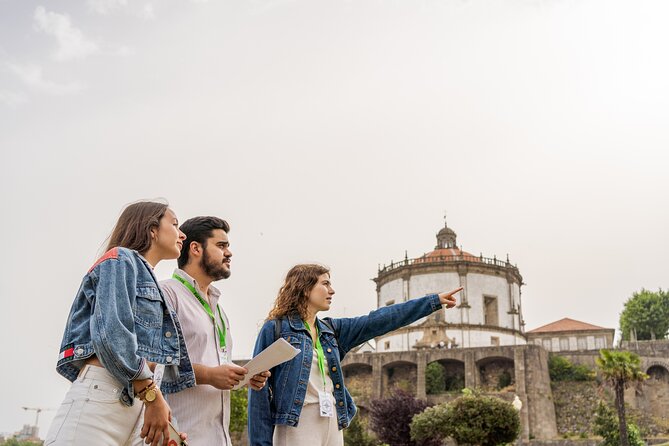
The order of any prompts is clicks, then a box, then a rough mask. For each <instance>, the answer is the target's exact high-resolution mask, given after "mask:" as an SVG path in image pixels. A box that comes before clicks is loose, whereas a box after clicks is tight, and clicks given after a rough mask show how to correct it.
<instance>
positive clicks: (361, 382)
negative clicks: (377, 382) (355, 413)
mask: <svg viewBox="0 0 669 446" xmlns="http://www.w3.org/2000/svg"><path fill="white" fill-rule="evenodd" d="M342 372H343V373H344V380H345V382H346V388H347V389H348V391H349V393H350V394H351V396H352V397H353V398H354V399H356V402H357V400H358V399H362V400H368V399H369V398H371V397H372V366H371V365H368V364H347V365H345V366H343V367H342ZM362 400H361V401H362ZM358 405H359V404H358Z"/></svg>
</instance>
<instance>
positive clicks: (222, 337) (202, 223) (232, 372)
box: [160, 217, 269, 446]
mask: <svg viewBox="0 0 669 446" xmlns="http://www.w3.org/2000/svg"><path fill="white" fill-rule="evenodd" d="M179 229H181V231H182V232H183V233H184V234H186V240H184V242H183V246H182V248H181V255H180V257H179V259H178V261H177V263H178V266H179V268H177V269H176V270H175V271H174V274H173V275H172V278H171V279H169V280H165V281H162V282H161V283H160V285H161V287H162V289H163V292H164V294H165V298H166V300H167V302H168V303H169V304H171V305H172V308H174V310H175V311H176V313H177V315H178V316H179V322H180V323H181V327H182V331H183V335H184V338H185V341H186V348H187V349H188V356H189V357H190V360H191V362H192V363H193V370H194V372H195V380H196V383H197V385H196V386H195V387H192V388H190V389H186V390H183V391H181V392H177V393H173V394H170V395H168V396H167V402H168V403H169V405H170V407H171V408H172V414H173V415H174V416H175V418H176V421H177V423H178V425H179V430H180V431H182V432H186V433H187V434H188V440H189V442H190V443H191V444H194V445H226V446H230V445H231V444H232V443H231V441H230V432H229V426H230V389H232V387H233V386H234V385H235V384H237V383H239V381H241V380H242V379H243V378H244V376H245V375H246V373H247V370H246V369H245V368H243V367H240V366H238V365H235V364H233V363H232V338H231V336H230V324H229V322H228V318H227V316H226V315H225V312H224V311H223V309H222V308H221V306H220V305H219V298H220V296H221V292H220V291H219V290H218V289H217V288H216V287H214V286H213V285H211V283H212V282H215V281H217V280H221V279H227V278H228V277H230V259H231V257H232V252H231V251H230V242H229V241H228V232H230V226H229V225H228V223H227V222H226V221H225V220H222V219H220V218H218V217H195V218H191V219H189V220H187V221H185V222H184V223H183V224H182V225H181V227H180V228H179ZM173 335H174V334H173V333H169V332H166V333H164V336H166V337H170V336H173ZM267 376H269V372H264V373H262V374H259V375H256V376H254V377H253V378H251V380H250V385H251V387H252V388H254V389H256V390H259V389H262V387H263V386H264V385H265V381H266V379H267Z"/></svg>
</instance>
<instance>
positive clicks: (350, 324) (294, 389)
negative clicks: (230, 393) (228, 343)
mask: <svg viewBox="0 0 669 446" xmlns="http://www.w3.org/2000/svg"><path fill="white" fill-rule="evenodd" d="M441 308H442V306H441V303H440V301H439V296H438V295H436V294H430V295H428V296H425V297H422V298H420V299H412V300H410V301H408V302H404V303H401V304H395V305H390V306H387V307H383V308H380V309H378V310H375V311H372V312H371V313H369V314H368V315H366V316H360V317H355V318H335V319H333V318H326V319H325V320H326V321H327V322H328V323H327V324H326V323H323V322H322V321H320V320H318V319H317V324H318V329H319V332H320V338H319V339H320V342H321V345H322V346H323V351H324V353H325V358H326V360H327V365H328V366H327V369H328V373H329V375H330V378H331V379H332V384H333V386H334V398H335V401H336V403H335V405H336V408H337V413H336V416H337V423H338V425H339V429H343V428H345V427H347V426H348V425H349V423H350V422H351V419H352V418H353V416H354V415H355V413H356V410H357V409H356V407H355V403H354V402H353V399H352V398H351V395H350V394H349V392H348V390H347V389H346V386H345V385H344V376H343V374H342V371H341V360H342V359H343V358H344V356H345V355H346V353H347V352H348V351H350V350H351V349H352V348H353V347H356V346H358V345H360V344H362V343H363V342H365V341H368V340H370V339H372V338H374V337H377V336H381V335H383V334H385V333H388V332H390V331H393V330H396V329H398V328H400V327H403V326H405V325H407V324H410V323H412V322H415V321H417V320H418V319H420V318H422V317H425V316H427V315H429V314H431V313H432V312H434V311H436V310H439V309H441ZM276 323H280V324H281V330H280V331H281V337H282V338H284V339H285V340H286V341H288V342H290V343H291V344H292V345H293V347H295V348H298V349H300V353H299V354H298V355H297V356H295V357H294V358H293V359H292V360H290V361H287V362H284V363H282V364H279V365H278V366H276V367H274V368H273V369H271V372H272V375H271V376H270V378H269V379H268V385H267V386H265V387H264V388H263V389H262V390H260V391H255V390H249V398H248V399H249V403H248V431H249V444H250V445H251V446H271V445H272V437H273V434H274V425H276V424H284V425H288V426H297V424H298V422H299V420H300V412H301V410H302V406H303V403H304V396H305V394H306V391H307V383H308V382H309V372H310V369H311V361H312V355H313V342H312V339H311V335H310V333H309V331H308V330H307V329H306V328H305V326H304V322H302V319H301V318H300V316H299V315H297V314H293V315H290V316H288V317H286V318H282V319H280V320H276V321H275V320H268V321H266V322H265V324H264V325H263V326H262V328H261V329H260V333H259V334H258V339H257V340H256V345H255V349H254V351H253V356H255V355H257V354H258V353H260V352H261V351H263V350H264V349H265V348H267V347H268V346H269V345H270V344H272V343H273V342H274V341H275V336H276V330H275V324H276ZM330 327H332V328H333V329H334V332H333V330H332V329H330Z"/></svg>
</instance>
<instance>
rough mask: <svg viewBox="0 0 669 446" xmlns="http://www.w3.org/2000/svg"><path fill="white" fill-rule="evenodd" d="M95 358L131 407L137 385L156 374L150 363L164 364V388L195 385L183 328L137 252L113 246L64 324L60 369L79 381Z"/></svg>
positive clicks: (171, 390) (85, 281)
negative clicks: (117, 382) (134, 382)
mask: <svg viewBox="0 0 669 446" xmlns="http://www.w3.org/2000/svg"><path fill="white" fill-rule="evenodd" d="M93 355H96V356H97V358H98V359H99V360H100V362H101V363H102V365H103V366H104V367H105V369H107V371H108V372H109V373H111V374H112V375H113V376H114V377H115V378H116V379H117V380H118V381H119V382H120V383H122V384H123V386H124V390H123V392H121V395H120V396H119V399H120V400H121V402H122V403H123V404H125V405H126V406H132V404H133V399H134V398H133V397H134V390H133V386H132V381H134V380H137V379H146V378H150V377H151V376H152V375H153V374H152V372H151V370H150V369H149V367H148V364H147V361H151V362H155V363H160V364H165V365H166V367H165V375H164V379H163V383H162V385H161V390H162V391H163V392H165V393H174V392H178V391H180V390H183V389H186V388H188V387H192V386H194V385H195V373H194V372H193V367H192V365H191V363H190V360H189V358H188V352H187V351H186V343H185V342H184V339H183V335H182V332H181V326H180V325H179V321H178V319H177V316H176V314H175V313H174V311H173V310H172V309H171V307H169V306H168V305H167V304H166V302H165V298H164V297H163V294H162V291H161V290H160V287H159V286H158V282H157V280H156V277H155V276H154V274H153V270H152V268H151V265H149V263H148V262H147V261H146V260H145V259H144V257H142V256H141V255H140V254H139V253H137V251H133V250H130V249H126V248H113V249H111V250H110V251H108V252H107V253H106V254H105V255H104V256H102V258H100V259H99V260H98V261H97V262H96V263H95V264H94V265H93V267H92V268H91V269H90V270H89V271H88V273H87V274H86V275H85V276H84V278H83V280H82V281H81V286H80V287H79V291H78V292H77V295H76V297H75V298H74V302H73V303H72V308H71V309H70V315H69V317H68V318H67V323H66V325H65V333H64V334H63V341H62V343H61V348H60V355H59V357H58V363H57V365H56V370H57V371H58V373H60V374H61V375H63V376H64V377H65V378H67V379H69V380H70V381H74V380H75V379H76V378H77V375H78V374H79V371H80V370H81V368H82V367H83V366H84V362H85V360H86V359H87V358H90V357H91V356H93Z"/></svg>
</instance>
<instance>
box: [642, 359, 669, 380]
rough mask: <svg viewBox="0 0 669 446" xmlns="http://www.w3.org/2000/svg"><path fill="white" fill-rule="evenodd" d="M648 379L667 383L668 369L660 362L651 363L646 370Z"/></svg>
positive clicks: (668, 378) (668, 377)
mask: <svg viewBox="0 0 669 446" xmlns="http://www.w3.org/2000/svg"><path fill="white" fill-rule="evenodd" d="M646 374H647V375H648V376H649V378H650V379H653V380H657V381H661V382H664V383H669V367H668V366H667V365H666V364H664V363H662V362H656V361H654V362H652V363H651V364H650V365H649V366H648V368H647V369H646Z"/></svg>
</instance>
